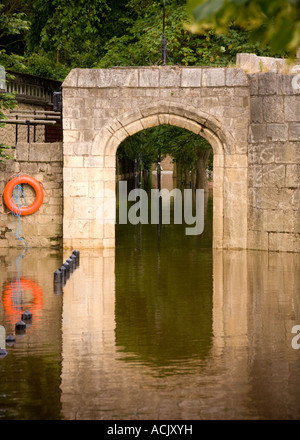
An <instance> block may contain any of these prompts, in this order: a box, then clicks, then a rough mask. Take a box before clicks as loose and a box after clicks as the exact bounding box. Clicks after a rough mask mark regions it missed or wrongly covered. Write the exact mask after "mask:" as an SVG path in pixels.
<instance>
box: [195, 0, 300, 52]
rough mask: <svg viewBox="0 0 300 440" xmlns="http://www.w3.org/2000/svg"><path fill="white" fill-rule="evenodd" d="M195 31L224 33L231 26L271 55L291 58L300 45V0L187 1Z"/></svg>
mask: <svg viewBox="0 0 300 440" xmlns="http://www.w3.org/2000/svg"><path fill="white" fill-rule="evenodd" d="M188 7H189V10H190V11H191V12H192V15H193V18H194V22H193V23H192V25H191V26H190V27H189V28H190V30H193V31H194V32H200V33H203V32H207V30H208V29H212V28H213V29H215V30H216V31H217V32H218V33H223V34H224V33H225V32H226V31H227V30H228V29H229V28H230V26H231V25H232V24H234V25H235V26H239V27H240V28H241V29H244V30H247V31H249V36H250V38H251V39H252V41H260V42H261V45H264V46H266V45H269V46H270V49H271V51H272V52H274V53H277V52H281V53H282V54H283V53H285V52H287V53H289V54H290V55H292V56H294V55H295V53H296V50H297V48H298V47H299V46H300V0H271V1H270V0H188Z"/></svg>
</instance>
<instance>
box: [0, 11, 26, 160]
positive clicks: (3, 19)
mask: <svg viewBox="0 0 300 440" xmlns="http://www.w3.org/2000/svg"><path fill="white" fill-rule="evenodd" d="M0 12H1V15H0V66H1V72H2V75H3V72H4V73H5V70H6V69H8V68H12V67H14V66H16V65H18V66H19V65H21V64H22V57H21V56H20V55H18V54H14V53H9V52H7V48H8V47H9V46H10V45H11V44H13V43H14V42H15V38H16V37H17V38H19V37H20V36H21V35H22V33H23V32H24V31H25V30H27V29H29V24H28V22H27V21H26V20H25V15H24V13H22V12H21V13H17V12H14V10H12V9H11V4H10V2H6V4H4V3H0ZM3 76H4V75H3ZM9 77H10V75H9V73H7V72H6V77H3V78H1V79H2V83H3V84H4V85H5V82H6V81H7V79H8V78H9ZM3 84H2V85H3ZM15 106H16V101H15V99H14V95H13V94H12V93H7V92H6V91H5V88H4V89H2V90H1V91H0V127H1V128H3V127H4V126H5V124H4V123H3V122H2V121H5V119H6V116H5V114H4V111H5V110H8V109H12V108H14V107H15ZM7 148H9V147H8V146H7V145H5V144H3V143H0V162H3V161H4V160H6V159H8V158H9V156H8V155H7V152H6V150H7Z"/></svg>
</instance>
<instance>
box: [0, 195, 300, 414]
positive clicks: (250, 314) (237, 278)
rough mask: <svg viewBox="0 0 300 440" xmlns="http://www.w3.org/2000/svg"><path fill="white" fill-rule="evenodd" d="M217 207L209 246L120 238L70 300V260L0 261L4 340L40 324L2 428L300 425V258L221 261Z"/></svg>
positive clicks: (94, 258)
mask: <svg viewBox="0 0 300 440" xmlns="http://www.w3.org/2000/svg"><path fill="white" fill-rule="evenodd" d="M206 206H207V207H206V216H205V228H204V233H203V234H202V235H201V236H190V237H187V236H186V235H185V234H184V226H181V225H173V226H172V225H162V228H161V231H160V234H159V233H158V227H157V225H142V226H140V225H136V226H133V225H127V226H125V225H124V226H120V225H119V226H117V247H116V250H115V251H113V250H106V251H103V252H102V251H101V252H84V251H82V252H81V255H80V267H79V268H78V269H77V270H76V271H75V272H74V273H73V274H72V276H71V278H70V279H69V280H68V282H67V284H66V286H65V287H64V289H63V292H62V293H59V292H57V291H55V290H54V289H53V273H54V271H55V270H56V269H57V268H58V267H59V266H60V265H61V264H62V262H63V261H64V260H65V259H66V258H67V257H68V256H69V255H68V254H66V253H65V254H62V253H61V252H59V251H48V250H37V249H29V251H28V252H27V254H26V255H23V256H22V257H20V254H21V251H17V250H9V251H7V250H4V249H3V250H1V249H0V255H1V257H0V283H1V284H0V285H1V289H2V296H1V301H0V324H1V325H2V326H3V327H4V328H5V332H6V335H8V334H10V333H14V332H15V327H14V326H15V323H16V322H17V321H19V320H20V314H21V312H22V311H23V310H24V309H28V310H31V311H32V313H33V320H32V324H31V325H30V326H28V327H27V329H26V333H25V334H23V335H16V342H15V343H14V344H13V345H12V346H8V345H6V347H5V349H6V350H7V355H6V356H5V357H4V358H2V359H0V420H7V419H13V420H16V419H35V420H37V419H52V420H54V419H90V420H91V419H99V420H148V419H151V420H197V419H299V418H300V399H299V395H300V377H299V371H300V349H299V350H297V349H294V348H293V347H292V338H293V337H294V336H295V334H292V328H293V326H295V325H300V257H299V255H296V254H289V253H265V252H255V251H216V250H214V251H213V250H212V248H211V242H212V225H211V218H212V209H213V203H212V197H209V199H208V200H207V205H206ZM20 282H21V284H16V283H20ZM0 335H1V333H0ZM299 342H300V341H299Z"/></svg>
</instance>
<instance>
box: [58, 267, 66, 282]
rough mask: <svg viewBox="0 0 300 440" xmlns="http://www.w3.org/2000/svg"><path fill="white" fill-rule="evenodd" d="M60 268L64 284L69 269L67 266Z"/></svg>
mask: <svg viewBox="0 0 300 440" xmlns="http://www.w3.org/2000/svg"><path fill="white" fill-rule="evenodd" d="M59 270H60V271H61V275H62V282H63V284H64V283H65V282H66V277H67V269H66V268H65V266H61V267H60V268H59Z"/></svg>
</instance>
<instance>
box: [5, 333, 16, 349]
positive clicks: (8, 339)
mask: <svg viewBox="0 0 300 440" xmlns="http://www.w3.org/2000/svg"><path fill="white" fill-rule="evenodd" d="M5 342H6V344H7V345H8V346H9V347H11V346H12V345H13V344H14V343H15V342H16V338H15V337H14V335H7V336H6V339H5Z"/></svg>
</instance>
